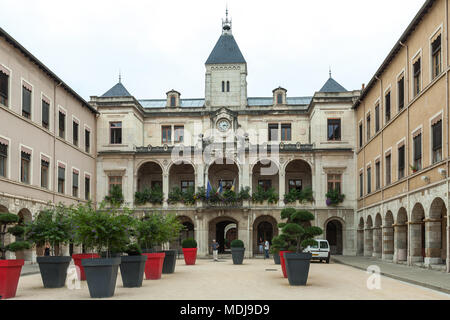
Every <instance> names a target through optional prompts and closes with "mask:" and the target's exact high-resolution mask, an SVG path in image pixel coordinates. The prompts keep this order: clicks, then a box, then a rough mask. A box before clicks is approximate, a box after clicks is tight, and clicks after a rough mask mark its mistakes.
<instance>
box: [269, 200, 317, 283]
mask: <svg viewBox="0 0 450 320" xmlns="http://www.w3.org/2000/svg"><path fill="white" fill-rule="evenodd" d="M281 219H282V220H286V222H285V223H280V224H278V227H279V228H280V229H281V235H280V236H279V237H280V239H281V240H282V241H283V242H284V244H283V246H285V247H287V248H288V250H289V251H292V252H290V253H284V259H285V261H286V262H285V263H286V273H287V277H288V280H289V284H290V285H291V286H304V285H306V283H307V281H308V274H309V266H310V263H311V258H312V254H311V253H304V250H305V249H306V248H307V247H308V246H313V245H315V244H316V243H317V242H316V240H314V237H316V236H319V235H321V234H322V233H323V231H322V229H321V228H319V227H310V226H308V224H310V222H311V221H314V215H313V214H312V213H311V212H309V211H305V210H296V209H293V208H286V209H284V210H283V211H282V212H281Z"/></svg>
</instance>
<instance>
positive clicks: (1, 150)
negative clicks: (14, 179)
mask: <svg viewBox="0 0 450 320" xmlns="http://www.w3.org/2000/svg"><path fill="white" fill-rule="evenodd" d="M7 160H8V146H7V145H6V144H2V143H0V177H4V178H6V164H7Z"/></svg>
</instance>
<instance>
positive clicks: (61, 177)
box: [58, 167, 66, 194]
mask: <svg viewBox="0 0 450 320" xmlns="http://www.w3.org/2000/svg"><path fill="white" fill-rule="evenodd" d="M65 184H66V169H65V168H63V167H58V193H62V194H64V192H65V190H64V189H65Z"/></svg>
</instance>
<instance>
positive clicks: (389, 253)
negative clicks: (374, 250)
mask: <svg viewBox="0 0 450 320" xmlns="http://www.w3.org/2000/svg"><path fill="white" fill-rule="evenodd" d="M393 258H394V228H393V227H383V255H382V259H383V260H393Z"/></svg>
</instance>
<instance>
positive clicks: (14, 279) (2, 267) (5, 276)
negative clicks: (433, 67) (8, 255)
mask: <svg viewBox="0 0 450 320" xmlns="http://www.w3.org/2000/svg"><path fill="white" fill-rule="evenodd" d="M24 263H25V260H23V259H20V260H0V300H1V299H9V298H14V297H15V296H16V291H17V285H18V284H19V278H20V272H21V271H22V266H23V265H24Z"/></svg>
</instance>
